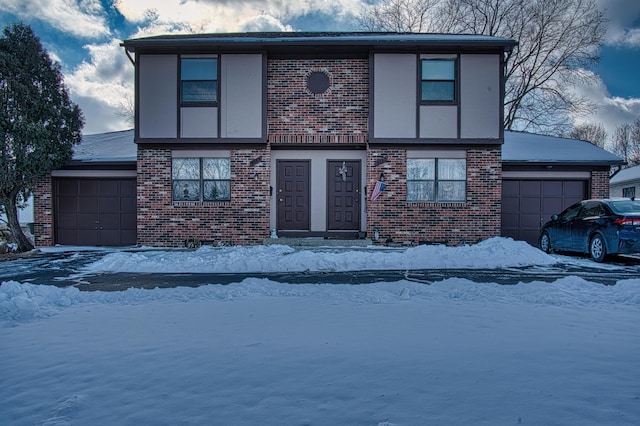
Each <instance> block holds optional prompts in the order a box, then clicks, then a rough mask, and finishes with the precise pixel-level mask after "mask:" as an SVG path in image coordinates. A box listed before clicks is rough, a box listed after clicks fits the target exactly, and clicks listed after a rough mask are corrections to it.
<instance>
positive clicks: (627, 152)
mask: <svg viewBox="0 0 640 426" xmlns="http://www.w3.org/2000/svg"><path fill="white" fill-rule="evenodd" d="M613 152H614V154H616V155H619V156H620V157H622V159H623V160H624V161H625V162H626V163H627V165H628V166H635V165H638V164H640V118H638V119H636V121H634V122H633V123H632V124H629V123H624V124H621V125H619V126H618V127H616V131H615V133H614V134H613Z"/></svg>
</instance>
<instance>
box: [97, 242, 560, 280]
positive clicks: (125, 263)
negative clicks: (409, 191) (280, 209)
mask: <svg viewBox="0 0 640 426" xmlns="http://www.w3.org/2000/svg"><path fill="white" fill-rule="evenodd" d="M556 263H558V260H557V258H554V257H552V256H549V255H547V254H545V253H544V252H542V251H540V250H538V249H536V248H534V247H532V246H530V245H529V244H527V243H525V242H523V241H514V240H512V239H510V238H491V239H488V240H485V241H483V242H481V243H478V244H475V245H471V246H467V245H465V246H458V247H446V246H444V245H434V246H427V245H423V246H417V247H411V248H405V249H393V250H389V249H380V248H370V249H369V250H348V249H338V250H331V249H327V248H324V249H316V250H308V249H307V250H296V249H294V248H292V247H289V246H285V245H273V246H252V247H210V246H204V247H201V248H199V249H198V250H196V251H194V252H189V251H144V252H137V253H134V254H131V253H124V252H117V253H110V254H108V255H106V256H105V257H103V258H102V259H101V260H99V261H97V262H95V263H93V264H91V265H89V266H88V267H87V269H86V270H87V271H88V272H175V273H180V272H188V273H198V272H200V273H205V272H207V273H233V272H236V273H240V272H302V271H320V272H334V271H337V272H340V271H358V270H411V269H436V268H437V269H454V268H500V267H514V266H527V265H552V264H556Z"/></svg>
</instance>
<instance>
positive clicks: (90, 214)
mask: <svg viewBox="0 0 640 426" xmlns="http://www.w3.org/2000/svg"><path fill="white" fill-rule="evenodd" d="M53 183H54V185H53V186H54V188H53V191H54V194H55V195H54V196H55V201H54V203H55V215H54V221H55V222H54V223H55V225H54V229H55V241H56V243H57V244H63V245H81V246H128V245H135V244H136V179H135V178H74V177H67V178H63V177H60V178H56V179H54V181H53Z"/></svg>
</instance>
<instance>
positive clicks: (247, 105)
mask: <svg viewBox="0 0 640 426" xmlns="http://www.w3.org/2000/svg"><path fill="white" fill-rule="evenodd" d="M221 65H222V69H221V83H222V87H221V94H220V95H221V96H220V106H221V108H222V109H221V111H220V113H221V117H220V121H221V122H220V126H221V136H222V137H226V138H259V137H262V136H263V135H262V120H263V117H262V114H263V93H262V92H263V90H262V88H263V81H262V78H263V77H262V76H263V70H262V55H261V54H252V55H249V54H247V55H222V62H221Z"/></svg>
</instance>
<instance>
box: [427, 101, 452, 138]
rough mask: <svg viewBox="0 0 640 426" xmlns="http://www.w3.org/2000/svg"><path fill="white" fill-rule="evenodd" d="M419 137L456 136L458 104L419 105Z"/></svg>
mask: <svg viewBox="0 0 640 426" xmlns="http://www.w3.org/2000/svg"><path fill="white" fill-rule="evenodd" d="M420 137H421V138H457V137H458V105H422V106H420Z"/></svg>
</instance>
